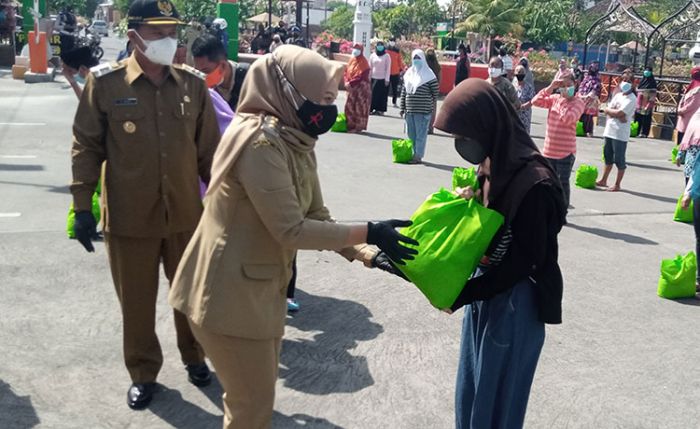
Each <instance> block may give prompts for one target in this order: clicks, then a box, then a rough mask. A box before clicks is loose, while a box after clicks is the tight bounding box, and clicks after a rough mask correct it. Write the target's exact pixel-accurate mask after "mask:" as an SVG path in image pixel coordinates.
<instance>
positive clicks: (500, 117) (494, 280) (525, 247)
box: [435, 79, 566, 429]
mask: <svg viewBox="0 0 700 429" xmlns="http://www.w3.org/2000/svg"><path fill="white" fill-rule="evenodd" d="M517 117H518V116H517V115H516V112H515V111H514V110H513V106H512V105H511V103H510V102H508V100H506V99H504V98H503V96H502V95H501V94H500V93H499V92H498V91H497V90H496V89H494V88H493V87H492V86H491V85H489V84H488V83H486V82H485V81H483V80H480V79H468V80H466V81H464V82H462V83H461V84H460V85H458V86H457V87H456V88H455V89H454V90H453V91H452V92H450V94H449V95H448V96H447V97H446V98H445V101H444V103H443V105H442V109H441V110H440V113H439V114H438V117H437V120H436V122H435V127H436V128H438V129H441V130H443V131H445V132H448V133H450V134H452V135H454V136H455V148H456V149H457V152H458V153H459V154H460V156H462V158H464V159H465V160H467V161H469V162H470V163H472V164H478V165H479V173H478V175H479V178H480V182H481V184H482V185H483V186H482V187H481V189H483V192H480V193H477V194H475V193H474V192H473V191H472V190H471V189H466V190H461V195H462V196H464V197H465V198H480V199H481V200H482V202H483V204H484V205H485V206H486V207H489V208H491V209H493V210H496V211H498V212H499V213H501V214H502V215H503V216H504V217H505V224H504V226H503V228H502V229H501V231H500V232H499V233H498V234H497V235H496V237H495V238H494V240H493V241H492V243H491V246H490V249H489V251H488V252H487V255H486V256H485V257H484V258H483V259H482V264H481V266H480V267H479V269H478V270H477V272H476V273H474V275H473V277H472V278H471V280H469V281H468V282H467V284H466V286H465V288H464V290H463V291H462V293H461V294H460V296H459V297H458V298H457V300H456V302H455V303H454V305H452V307H451V308H450V309H446V311H448V312H453V311H456V310H458V309H459V308H461V307H462V306H465V315H464V325H463V330H462V346H461V356H460V361H459V370H458V374H457V391H456V404H455V411H456V427H457V428H458V429H460V428H471V427H473V426H474V425H476V426H478V427H491V428H518V427H521V426H522V425H523V420H524V418H525V410H526V408H527V401H528V397H529V394H530V387H531V385H532V380H533V377H534V374H535V369H536V367H537V361H538V359H539V355H540V351H541V349H542V346H543V344H544V336H545V328H544V325H545V324H546V323H550V324H558V323H561V300H562V289H563V280H562V275H561V271H560V269H559V265H558V262H557V260H558V253H559V250H558V241H557V236H558V234H559V232H560V231H561V228H562V226H563V225H564V224H565V214H566V204H565V201H564V194H563V191H562V187H561V184H560V182H559V179H558V176H557V174H556V173H555V172H554V170H553V169H552V167H551V166H550V164H549V162H547V160H546V159H545V158H544V157H543V156H542V154H541V153H540V151H539V150H538V149H537V147H536V146H535V144H534V143H533V142H532V139H531V138H530V136H529V135H528V133H527V132H526V131H525V129H524V128H523V125H522V124H521V123H520V121H519V120H518V119H517Z"/></svg>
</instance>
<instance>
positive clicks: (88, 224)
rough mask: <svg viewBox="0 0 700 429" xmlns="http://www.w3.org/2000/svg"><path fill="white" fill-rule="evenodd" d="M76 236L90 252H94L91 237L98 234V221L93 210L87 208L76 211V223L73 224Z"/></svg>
mask: <svg viewBox="0 0 700 429" xmlns="http://www.w3.org/2000/svg"><path fill="white" fill-rule="evenodd" d="M73 232H75V238H77V239H78V241H79V242H80V244H82V245H83V247H84V248H85V250H87V251H88V252H94V251H95V247H94V246H93V245H92V241H91V238H92V237H94V236H96V235H97V222H95V217H94V216H93V215H92V213H91V212H89V211H87V210H83V211H79V212H75V225H73Z"/></svg>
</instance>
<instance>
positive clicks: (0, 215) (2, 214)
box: [0, 212, 22, 217]
mask: <svg viewBox="0 0 700 429" xmlns="http://www.w3.org/2000/svg"><path fill="white" fill-rule="evenodd" d="M20 216H22V213H18V212H14V213H12V212H11V213H0V217H20Z"/></svg>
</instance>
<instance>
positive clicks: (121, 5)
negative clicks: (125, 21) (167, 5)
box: [114, 0, 177, 16]
mask: <svg viewBox="0 0 700 429" xmlns="http://www.w3.org/2000/svg"><path fill="white" fill-rule="evenodd" d="M132 1H133V0H114V8H115V9H117V10H118V11H119V12H120V13H121V14H122V15H123V16H126V13H127V12H128V11H129V6H130V5H131V2H132ZM176 7H177V6H176Z"/></svg>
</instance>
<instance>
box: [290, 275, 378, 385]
mask: <svg viewBox="0 0 700 429" xmlns="http://www.w3.org/2000/svg"><path fill="white" fill-rule="evenodd" d="M296 298H297V300H298V301H299V302H300V304H301V306H302V309H301V311H300V312H299V313H297V314H296V315H294V316H289V317H287V324H288V325H289V326H293V327H295V328H297V329H299V330H300V331H304V332H319V333H315V334H314V337H313V339H312V340H306V339H304V340H292V339H285V340H284V341H283V342H282V355H281V357H280V365H281V366H280V372H279V377H280V378H281V379H284V385H285V387H287V388H290V389H293V390H296V391H299V392H304V393H309V394H312V395H327V394H330V393H353V392H358V391H360V390H362V389H364V388H366V387H369V386H371V385H373V384H374V379H373V378H372V375H371V374H370V371H369V366H368V364H367V358H366V357H364V356H354V355H353V354H351V353H350V351H351V350H352V349H354V348H355V347H356V346H357V342H358V341H369V340H372V339H375V338H377V336H379V334H381V333H382V332H384V329H383V328H382V326H381V325H379V324H377V323H374V322H373V321H372V320H371V318H372V313H370V311H369V310H368V309H367V307H365V306H364V305H362V304H358V303H356V302H353V301H347V300H340V299H335V298H329V297H323V296H315V295H310V294H308V293H304V292H303V291H300V290H299V289H297V291H296Z"/></svg>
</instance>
